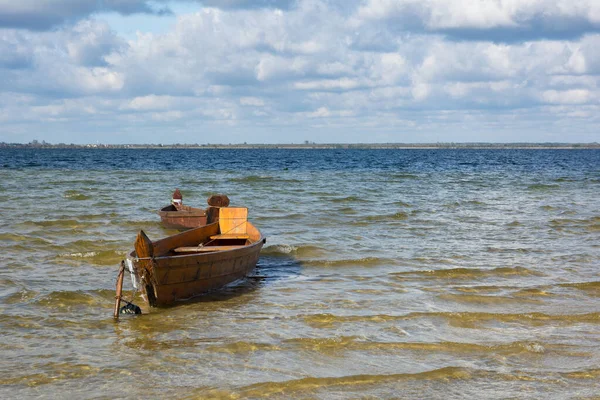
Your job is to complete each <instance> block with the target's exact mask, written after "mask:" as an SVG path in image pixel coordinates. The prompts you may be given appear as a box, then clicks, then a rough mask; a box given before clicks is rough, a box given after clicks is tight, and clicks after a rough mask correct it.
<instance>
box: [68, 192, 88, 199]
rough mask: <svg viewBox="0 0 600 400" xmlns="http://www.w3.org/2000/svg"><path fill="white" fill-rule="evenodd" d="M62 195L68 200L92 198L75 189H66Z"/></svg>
mask: <svg viewBox="0 0 600 400" xmlns="http://www.w3.org/2000/svg"><path fill="white" fill-rule="evenodd" d="M64 197H65V198H67V199H69V200H89V199H91V198H92V197H91V196H88V195H85V194H83V193H80V192H78V191H76V190H67V191H66V192H65V193H64Z"/></svg>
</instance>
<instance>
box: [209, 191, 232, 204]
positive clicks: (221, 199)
mask: <svg viewBox="0 0 600 400" xmlns="http://www.w3.org/2000/svg"><path fill="white" fill-rule="evenodd" d="M206 202H207V203H208V205H209V206H211V207H227V206H229V197H227V196H226V195H224V194H214V195H212V196H210V197H209V198H208V199H207V200H206Z"/></svg>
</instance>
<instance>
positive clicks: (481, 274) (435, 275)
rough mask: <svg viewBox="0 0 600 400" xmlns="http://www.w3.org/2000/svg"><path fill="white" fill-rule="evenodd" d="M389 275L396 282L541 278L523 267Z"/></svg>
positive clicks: (428, 271)
mask: <svg viewBox="0 0 600 400" xmlns="http://www.w3.org/2000/svg"><path fill="white" fill-rule="evenodd" d="M391 275H392V276H393V277H394V278H395V279H397V280H413V279H423V278H425V279H478V278H487V277H490V276H500V277H507V276H508V277H512V276H517V277H519V276H543V274H540V273H538V272H535V271H532V270H530V269H527V268H523V267H498V268H492V269H483V268H450V269H435V270H426V271H408V272H394V273H391Z"/></svg>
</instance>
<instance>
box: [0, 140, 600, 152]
mask: <svg viewBox="0 0 600 400" xmlns="http://www.w3.org/2000/svg"><path fill="white" fill-rule="evenodd" d="M0 148H13V149H28V148H33V149H294V150H295V149H372V150H375V149H398V150H410V149H481V150H483V149H531V150H533V149H600V143H352V144H351V143H323V144H320V143H301V144H293V143H290V144H286V143H281V144H247V143H244V144H168V145H163V144H64V143H60V144H50V143H45V142H42V143H39V142H36V141H34V142H31V143H0Z"/></svg>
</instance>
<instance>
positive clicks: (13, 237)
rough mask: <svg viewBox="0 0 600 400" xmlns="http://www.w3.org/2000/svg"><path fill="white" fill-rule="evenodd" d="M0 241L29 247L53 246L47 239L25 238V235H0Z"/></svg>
mask: <svg viewBox="0 0 600 400" xmlns="http://www.w3.org/2000/svg"><path fill="white" fill-rule="evenodd" d="M0 240H1V241H10V242H16V243H26V244H28V245H29V246H36V245H51V244H53V242H52V241H51V240H48V239H44V238H41V237H33V236H26V235H17V234H15V233H0Z"/></svg>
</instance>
